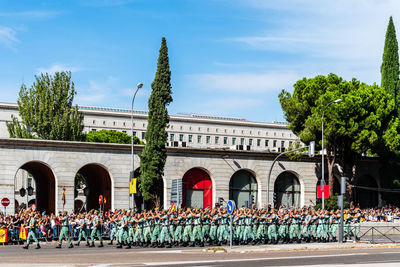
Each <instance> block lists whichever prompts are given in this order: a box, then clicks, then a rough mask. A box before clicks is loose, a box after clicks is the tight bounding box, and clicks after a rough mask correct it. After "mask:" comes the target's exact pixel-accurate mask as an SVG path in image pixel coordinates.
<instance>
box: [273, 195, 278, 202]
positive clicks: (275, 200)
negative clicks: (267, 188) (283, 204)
mask: <svg viewBox="0 0 400 267" xmlns="http://www.w3.org/2000/svg"><path fill="white" fill-rule="evenodd" d="M273 201H274V205H275V204H276V202H277V199H276V193H274V196H273Z"/></svg>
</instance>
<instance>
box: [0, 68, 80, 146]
mask: <svg viewBox="0 0 400 267" xmlns="http://www.w3.org/2000/svg"><path fill="white" fill-rule="evenodd" d="M75 95H76V91H75V87H74V83H73V82H72V81H71V72H56V73H55V74H54V76H51V75H49V74H47V73H46V74H43V73H42V74H41V75H40V76H35V82H34V83H33V85H32V86H31V87H30V88H29V89H28V88H27V87H26V86H25V85H22V86H21V89H20V92H19V99H18V112H19V115H20V117H21V122H19V120H18V119H17V118H15V117H14V118H13V119H12V121H11V122H7V123H6V124H7V128H8V132H9V134H10V137H11V138H40V139H45V140H65V141H82V140H84V138H85V135H84V133H83V115H82V114H81V113H79V112H78V106H73V104H72V102H73V100H74V96H75Z"/></svg>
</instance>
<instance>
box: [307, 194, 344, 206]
mask: <svg viewBox="0 0 400 267" xmlns="http://www.w3.org/2000/svg"><path fill="white" fill-rule="evenodd" d="M337 200H338V196H337V195H334V196H331V197H330V198H327V199H325V209H326V210H337V209H340V207H339V206H338V203H337ZM343 206H344V208H345V209H347V208H349V206H350V202H349V201H348V200H347V197H346V196H345V197H344V203H343ZM314 209H315V210H318V209H322V203H320V204H317V205H315V206H314Z"/></svg>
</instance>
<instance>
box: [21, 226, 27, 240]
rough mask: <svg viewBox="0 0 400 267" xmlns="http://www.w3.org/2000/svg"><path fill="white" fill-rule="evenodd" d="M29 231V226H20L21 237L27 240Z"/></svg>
mask: <svg viewBox="0 0 400 267" xmlns="http://www.w3.org/2000/svg"><path fill="white" fill-rule="evenodd" d="M27 232H28V228H25V227H23V226H21V228H19V239H23V240H25V239H26V237H27Z"/></svg>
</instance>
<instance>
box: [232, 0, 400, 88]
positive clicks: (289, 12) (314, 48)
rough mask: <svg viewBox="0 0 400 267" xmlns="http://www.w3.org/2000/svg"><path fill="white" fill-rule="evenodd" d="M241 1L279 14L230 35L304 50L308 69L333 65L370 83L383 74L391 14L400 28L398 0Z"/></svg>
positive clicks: (272, 47) (249, 43) (263, 45)
mask: <svg viewBox="0 0 400 267" xmlns="http://www.w3.org/2000/svg"><path fill="white" fill-rule="evenodd" d="M238 4H239V5H243V6H246V7H247V8H254V9H257V10H258V12H260V13H261V14H264V13H263V12H264V11H263V10H265V14H273V16H271V18H269V17H268V16H264V17H263V18H262V19H264V20H263V21H262V19H260V21H261V22H260V27H259V28H258V29H254V31H253V32H252V33H249V34H248V35H243V36H236V37H233V38H231V39H229V41H234V42H236V43H238V44H241V45H243V46H244V47H245V48H247V49H256V50H260V51H262V50H265V51H275V52H276V51H277V52H281V53H284V54H286V55H291V54H293V55H300V56H301V58H302V59H303V60H304V61H305V62H304V67H303V70H304V68H309V66H307V64H309V63H312V64H313V65H314V67H315V69H314V70H312V71H314V72H315V70H321V69H325V67H327V68H329V69H330V70H332V71H336V70H338V71H339V73H338V74H339V75H343V76H344V77H346V78H349V77H357V78H359V79H361V80H363V81H365V82H370V83H372V82H379V80H380V72H379V68H380V64H381V60H382V53H383V45H384V40H385V33H386V28H387V24H388V20H389V17H390V16H391V15H393V16H394V17H393V19H394V22H395V25H398V27H396V28H397V31H398V32H399V30H400V27H399V26H400V16H397V14H400V1H398V0H387V1H380V0H336V1H328V0H318V1H316V0H315V1H313V0H301V1H300V0H283V1H264V0H247V1H244V2H243V1H240V2H239V1H238ZM265 20H266V21H267V23H265ZM322 66H323V67H322ZM292 69H293V68H292ZM371 73H374V74H373V75H372V76H371V75H370V74H371Z"/></svg>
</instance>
